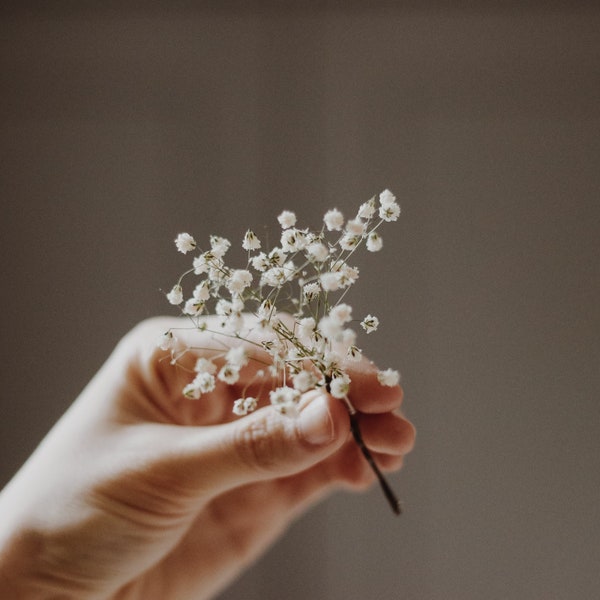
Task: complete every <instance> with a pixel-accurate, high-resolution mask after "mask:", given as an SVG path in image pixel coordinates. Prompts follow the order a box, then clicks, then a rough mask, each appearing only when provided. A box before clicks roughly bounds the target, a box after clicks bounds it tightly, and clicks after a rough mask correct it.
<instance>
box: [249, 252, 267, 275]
mask: <svg viewBox="0 0 600 600" xmlns="http://www.w3.org/2000/svg"><path fill="white" fill-rule="evenodd" d="M251 262H252V266H253V267H254V268H255V269H256V270H257V271H260V272H261V273H262V272H263V271H266V270H267V269H268V268H269V264H270V263H269V259H268V258H267V255H266V254H265V253H264V252H261V253H260V254H257V255H256V256H254V257H253V258H252V261H251Z"/></svg>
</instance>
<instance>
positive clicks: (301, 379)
mask: <svg viewBox="0 0 600 600" xmlns="http://www.w3.org/2000/svg"><path fill="white" fill-rule="evenodd" d="M318 382H319V379H318V378H317V376H316V375H315V374H314V373H313V372H312V371H306V370H302V371H300V372H299V373H297V374H296V375H294V389H296V390H298V391H299V392H301V393H304V392H308V390H312V389H313V388H314V387H315V386H316V385H317V383H318Z"/></svg>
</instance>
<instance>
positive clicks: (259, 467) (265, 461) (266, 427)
mask: <svg viewBox="0 0 600 600" xmlns="http://www.w3.org/2000/svg"><path fill="white" fill-rule="evenodd" d="M278 416H279V415H276V414H275V413H274V411H269V410H268V411H264V413H263V414H260V415H259V414H258V413H257V414H256V418H248V419H247V422H246V423H243V424H242V421H240V425H241V426H240V427H239V428H238V429H237V430H236V433H235V439H234V448H235V450H236V453H237V456H238V459H239V460H240V461H241V462H242V463H243V464H244V465H245V466H246V467H249V468H250V469H252V470H253V471H255V472H257V473H261V472H269V471H271V470H272V469H273V468H274V467H275V466H276V465H277V464H278V463H279V462H280V461H281V458H282V455H283V453H284V451H285V437H286V435H285V427H284V424H283V422H282V420H281V419H280V418H277V417H278Z"/></svg>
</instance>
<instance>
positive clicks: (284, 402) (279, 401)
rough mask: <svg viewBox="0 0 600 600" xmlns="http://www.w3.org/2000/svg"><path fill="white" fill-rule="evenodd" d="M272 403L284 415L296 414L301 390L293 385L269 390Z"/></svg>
mask: <svg viewBox="0 0 600 600" xmlns="http://www.w3.org/2000/svg"><path fill="white" fill-rule="evenodd" d="M269 399H270V400H271V404H272V405H273V406H275V408H277V410H278V411H279V412H280V413H281V414H284V415H289V416H296V415H297V414H298V400H300V392H299V391H298V390H296V389H294V388H291V387H287V386H284V387H278V388H276V389H274V390H272V391H270V392H269Z"/></svg>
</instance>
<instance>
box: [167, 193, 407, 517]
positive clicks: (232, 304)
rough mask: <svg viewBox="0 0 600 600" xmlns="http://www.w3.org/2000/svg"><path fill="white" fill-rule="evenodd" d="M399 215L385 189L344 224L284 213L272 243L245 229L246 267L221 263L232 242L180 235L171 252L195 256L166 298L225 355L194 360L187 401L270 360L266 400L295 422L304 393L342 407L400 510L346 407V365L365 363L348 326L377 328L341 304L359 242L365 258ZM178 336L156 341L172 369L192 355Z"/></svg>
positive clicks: (340, 217)
mask: <svg viewBox="0 0 600 600" xmlns="http://www.w3.org/2000/svg"><path fill="white" fill-rule="evenodd" d="M399 215H400V206H399V204H398V203H397V201H396V197H395V196H394V194H392V192H390V191H389V190H384V191H383V192H381V194H379V197H378V198H377V197H375V196H374V197H373V198H371V199H370V200H368V201H367V202H365V203H363V204H362V205H361V206H360V207H359V209H358V211H357V213H356V215H354V216H353V217H352V218H350V219H346V218H345V217H344V214H343V213H342V212H341V211H340V210H339V209H337V208H333V209H331V210H328V211H327V212H326V213H325V215H324V217H323V221H322V226H321V228H320V229H319V230H316V231H312V230H310V229H307V228H300V227H298V226H297V217H296V214H295V213H294V212H292V211H289V210H284V211H283V212H282V213H281V214H280V215H279V216H278V217H277V221H278V223H279V226H280V234H279V240H278V244H277V245H276V246H274V247H272V248H269V249H267V248H264V247H263V244H262V241H261V240H260V239H259V237H258V236H257V235H256V234H255V233H254V232H253V231H252V230H250V229H249V230H247V231H246V233H245V234H244V236H243V238H242V239H241V240H240V242H239V243H240V245H241V247H242V248H243V250H245V251H246V252H247V263H246V265H243V266H242V267H241V268H240V267H233V266H230V265H229V264H228V263H227V262H226V255H227V252H228V250H229V249H230V248H231V242H230V241H229V240H228V239H226V238H223V237H219V236H216V235H212V236H210V238H209V247H207V248H205V249H200V247H199V246H198V244H197V242H196V240H195V239H194V237H193V236H192V235H190V234H189V233H180V234H179V235H178V236H177V237H176V239H175V245H176V248H177V250H178V251H179V252H181V253H182V254H187V253H190V252H194V254H195V256H194V257H193V259H192V261H191V267H190V269H189V270H187V271H186V272H185V273H184V274H183V275H182V276H181V277H180V278H179V280H178V281H177V282H176V283H175V285H173V286H172V288H171V289H170V290H169V291H168V292H167V293H166V298H167V300H168V302H169V303H170V304H172V305H175V306H178V307H180V310H181V312H182V313H183V314H184V315H185V316H186V317H187V318H188V319H189V320H190V324H191V327H192V328H194V329H197V330H199V331H202V332H208V333H212V334H213V335H215V336H221V337H220V343H219V345H218V347H221V348H222V350H213V351H212V354H213V355H211V356H207V357H202V358H199V359H197V361H196V364H195V367H194V369H193V373H191V374H190V381H189V383H187V384H186V385H185V387H184V388H183V390H182V394H183V396H185V397H186V398H188V399H191V400H198V399H199V398H201V397H202V396H203V395H205V394H209V393H210V392H212V391H213V390H214V389H215V387H216V385H217V382H219V381H221V382H224V383H225V384H229V385H234V384H236V383H238V381H240V377H241V374H242V371H243V369H245V368H246V366H247V365H248V363H249V362H250V361H252V360H256V361H259V362H262V363H266V366H264V368H261V369H260V370H259V371H258V372H257V373H256V374H255V375H254V376H253V379H256V378H257V377H258V378H259V379H264V380H265V381H266V383H267V384H268V386H267V389H270V390H271V391H270V393H269V401H270V403H271V404H272V405H273V406H274V407H275V408H276V409H277V410H279V411H280V412H281V413H282V414H285V415H290V416H291V417H293V416H294V415H296V414H297V413H298V410H299V402H300V399H301V396H302V394H303V393H304V392H307V391H309V390H312V389H316V388H325V389H326V390H327V391H328V392H329V393H330V394H331V395H332V396H333V397H335V398H339V399H340V400H342V401H343V402H345V404H346V406H347V408H348V411H349V413H350V420H351V426H352V432H353V434H354V438H355V440H356V442H357V443H358V445H359V446H360V448H361V450H362V452H363V454H364V456H365V458H366V459H367V461H368V462H369V464H370V466H371V468H372V469H373V471H374V472H375V474H376V475H377V477H378V478H379V481H380V483H381V485H382V488H383V490H384V492H385V494H386V497H387V498H388V500H389V502H390V504H391V506H392V508H393V509H394V511H395V512H396V513H399V512H400V506H399V503H398V501H397V499H396V497H395V496H394V494H393V492H392V491H391V489H390V488H389V486H388V484H387V482H386V481H385V479H384V478H383V475H382V474H381V472H380V471H379V468H378V467H377V465H376V463H375V461H374V460H373V458H372V456H371V454H370V452H369V450H368V449H367V448H366V446H365V444H364V443H363V441H362V437H361V433H360V429H359V427H358V420H357V418H356V416H355V410H354V408H353V406H352V405H351V403H350V400H349V392H350V390H351V388H352V379H351V377H350V371H351V369H349V368H348V366H349V364H350V363H351V362H352V361H356V360H359V359H360V357H361V350H360V348H359V347H358V346H357V345H356V341H357V333H356V331H355V330H354V329H353V328H352V327H351V326H352V324H353V323H357V324H359V325H360V327H361V328H362V329H363V330H364V331H365V332H366V333H367V334H369V333H372V332H374V331H376V330H377V328H378V326H379V319H378V318H377V317H376V316H374V315H372V314H368V315H365V316H362V317H358V318H357V317H355V316H354V315H353V310H352V306H350V305H349V304H347V303H346V302H344V301H343V300H344V298H345V296H346V293H347V292H348V290H349V288H350V287H352V286H353V285H354V284H355V283H356V281H357V280H358V278H359V270H358V268H356V267H355V266H353V265H352V264H351V263H350V261H351V259H352V256H353V254H354V253H355V252H356V251H357V249H358V248H359V247H360V246H362V245H363V244H364V246H365V247H366V249H367V251H369V252H378V251H379V250H381V248H382V246H383V241H382V238H381V235H380V232H379V228H380V227H381V225H382V224H383V223H386V222H393V221H396V220H397V219H398V217H399ZM184 284H185V285H184ZM248 314H249V315H252V316H253V318H248ZM245 316H246V318H245ZM209 317H210V319H209ZM215 322H216V326H215ZM176 333H177V332H176V331H173V330H169V331H167V332H165V333H164V335H162V336H161V338H160V339H159V341H158V346H159V347H160V348H161V349H162V350H164V351H168V352H170V353H171V359H172V362H173V363H178V362H179V361H180V359H181V358H182V357H183V356H184V355H185V354H186V352H187V351H188V350H190V349H189V348H186V347H185V346H184V345H183V344H182V343H181V342H179V340H178V339H177V337H176ZM240 341H242V342H243V341H246V342H247V343H246V344H240ZM252 348H255V349H256V351H255V352H254V353H253V351H252ZM265 356H266V357H267V358H266V359H265ZM377 378H378V381H379V383H380V384H381V385H383V386H395V385H397V384H398V382H399V379H400V375H399V373H398V371H395V370H393V369H385V370H381V371H378V373H377ZM253 389H254V388H253ZM248 390H249V386H246V388H244V391H243V392H242V393H241V395H240V397H239V398H237V399H236V400H235V401H234V402H233V403H232V411H233V413H234V414H235V415H238V416H243V415H246V414H248V413H249V412H252V411H253V410H255V409H256V408H257V407H258V405H259V398H257V397H255V396H254V395H250V393H249V392H248ZM247 392H248V393H247ZM253 393H256V392H255V391H254V392H253Z"/></svg>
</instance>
